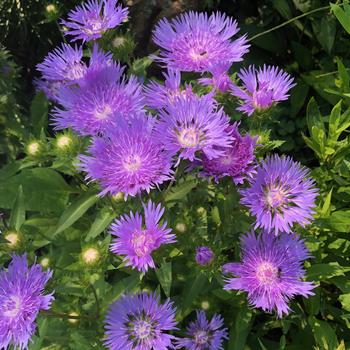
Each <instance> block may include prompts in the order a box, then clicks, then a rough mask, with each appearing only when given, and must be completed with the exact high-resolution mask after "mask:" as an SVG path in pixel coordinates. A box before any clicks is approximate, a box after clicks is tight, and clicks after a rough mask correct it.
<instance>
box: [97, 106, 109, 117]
mask: <svg viewBox="0 0 350 350" xmlns="http://www.w3.org/2000/svg"><path fill="white" fill-rule="evenodd" d="M111 114H112V108H111V107H110V106H109V105H104V106H103V107H97V108H96V110H95V116H96V118H97V119H100V120H104V119H107V118H109V117H110V115H111Z"/></svg>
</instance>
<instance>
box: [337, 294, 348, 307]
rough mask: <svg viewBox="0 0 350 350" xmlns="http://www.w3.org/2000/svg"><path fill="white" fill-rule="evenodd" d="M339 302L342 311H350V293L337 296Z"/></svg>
mask: <svg viewBox="0 0 350 350" xmlns="http://www.w3.org/2000/svg"><path fill="white" fill-rule="evenodd" d="M339 301H340V302H341V304H342V307H343V309H344V310H346V311H350V293H347V294H341V295H340V296H339Z"/></svg>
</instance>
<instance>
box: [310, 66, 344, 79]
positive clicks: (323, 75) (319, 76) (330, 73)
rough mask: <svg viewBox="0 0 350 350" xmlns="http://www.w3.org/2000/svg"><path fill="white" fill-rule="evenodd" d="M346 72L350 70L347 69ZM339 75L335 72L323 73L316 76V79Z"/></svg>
mask: <svg viewBox="0 0 350 350" xmlns="http://www.w3.org/2000/svg"><path fill="white" fill-rule="evenodd" d="M345 70H346V71H350V68H345ZM337 73H339V71H337V70H335V71H333V72H328V73H323V74H319V75H316V76H315V78H322V77H326V76H328V75H333V74H337Z"/></svg>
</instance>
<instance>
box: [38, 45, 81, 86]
mask: <svg viewBox="0 0 350 350" xmlns="http://www.w3.org/2000/svg"><path fill="white" fill-rule="evenodd" d="M82 57H83V49H82V47H78V46H75V47H73V46H70V45H67V44H62V46H61V47H57V48H56V49H54V50H53V51H52V52H49V54H48V55H47V56H46V57H45V59H44V61H43V62H42V63H40V64H38V65H37V69H38V71H40V72H41V73H42V76H43V78H44V79H45V80H48V81H60V82H64V83H68V84H69V83H75V82H76V81H77V80H79V79H81V78H82V77H83V76H84V74H85V71H86V65H85V63H84V62H82V60H81V59H82Z"/></svg>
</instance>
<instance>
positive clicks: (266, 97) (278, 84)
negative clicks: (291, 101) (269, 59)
mask: <svg viewBox="0 0 350 350" xmlns="http://www.w3.org/2000/svg"><path fill="white" fill-rule="evenodd" d="M238 77H239V78H240V79H241V81H242V83H243V87H239V86H237V85H232V87H231V93H232V94H233V95H234V96H236V97H238V98H240V99H241V105H240V106H239V107H238V108H237V110H239V111H241V112H244V113H246V114H247V115H249V116H250V115H252V114H253V113H254V111H262V110H266V109H268V108H270V107H271V106H272V105H273V104H275V103H276V102H279V101H284V100H287V99H288V97H289V94H288V91H289V90H290V89H291V88H292V87H294V86H295V84H294V83H293V81H294V79H293V78H292V77H291V76H290V75H289V74H288V73H286V72H284V71H283V70H281V69H279V68H277V67H274V66H266V65H264V66H263V68H261V67H260V68H255V67H254V66H249V68H248V69H241V70H240V72H239V73H238Z"/></svg>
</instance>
